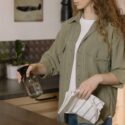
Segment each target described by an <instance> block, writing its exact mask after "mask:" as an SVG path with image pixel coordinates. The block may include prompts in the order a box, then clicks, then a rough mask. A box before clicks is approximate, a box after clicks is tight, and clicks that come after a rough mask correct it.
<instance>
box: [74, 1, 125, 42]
mask: <svg viewBox="0 0 125 125" xmlns="http://www.w3.org/2000/svg"><path fill="white" fill-rule="evenodd" d="M92 2H93V3H94V6H93V7H94V11H95V14H96V15H97V16H98V20H97V29H98V31H99V32H100V33H101V34H102V35H103V36H104V39H105V41H107V40H106V39H107V36H108V34H107V31H106V28H105V27H106V26H107V25H108V23H109V22H110V23H111V24H112V25H113V26H114V27H116V28H118V29H120V30H121V32H122V33H123V36H124V38H125V18H124V17H123V16H122V15H121V13H120V9H119V8H118V6H117V4H116V0H92ZM73 10H74V11H73V12H74V14H76V13H77V10H76V8H75V7H74V6H73Z"/></svg>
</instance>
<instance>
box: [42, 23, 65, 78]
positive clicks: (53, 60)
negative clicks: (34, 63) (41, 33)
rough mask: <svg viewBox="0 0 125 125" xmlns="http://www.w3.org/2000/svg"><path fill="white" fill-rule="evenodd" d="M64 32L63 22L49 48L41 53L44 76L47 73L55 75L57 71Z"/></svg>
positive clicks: (63, 41) (63, 42)
mask: <svg viewBox="0 0 125 125" xmlns="http://www.w3.org/2000/svg"><path fill="white" fill-rule="evenodd" d="M65 33H66V30H65V24H63V25H62V28H61V30H60V31H59V33H58V34H57V37H56V40H55V41H54V43H53V44H52V46H51V47H50V49H49V50H48V51H46V52H45V53H44V54H43V56H42V58H41V60H40V63H42V64H43V65H44V66H45V68H46V74H45V77H46V76H49V75H56V74H58V73H59V66H60V58H61V57H60V56H61V52H62V51H63V48H64V44H65V40H64V36H65Z"/></svg>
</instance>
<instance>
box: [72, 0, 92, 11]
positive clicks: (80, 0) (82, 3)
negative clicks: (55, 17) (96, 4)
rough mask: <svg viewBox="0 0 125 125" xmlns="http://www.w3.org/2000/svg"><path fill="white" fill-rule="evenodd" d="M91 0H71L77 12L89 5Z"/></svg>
mask: <svg viewBox="0 0 125 125" xmlns="http://www.w3.org/2000/svg"><path fill="white" fill-rule="evenodd" d="M91 1H92V0H73V3H74V5H75V6H76V8H77V9H78V10H81V9H85V8H86V7H88V6H89V5H90V3H91Z"/></svg>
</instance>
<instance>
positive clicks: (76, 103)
mask: <svg viewBox="0 0 125 125" xmlns="http://www.w3.org/2000/svg"><path fill="white" fill-rule="evenodd" d="M103 106H104V102H103V101H102V100H100V99H99V98H97V97H96V96H94V95H91V96H90V97H89V98H88V100H85V99H79V98H78V97H77V96H76V94H75V93H74V92H70V91H68V92H66V95H65V99H64V102H63V104H62V105H61V107H60V109H59V111H58V115H60V116H61V117H64V113H74V114H77V115H78V116H80V117H82V118H84V119H86V120H88V121H89V122H91V123H92V124H94V123H96V121H97V120H98V118H99V115H100V111H101V109H102V108H103Z"/></svg>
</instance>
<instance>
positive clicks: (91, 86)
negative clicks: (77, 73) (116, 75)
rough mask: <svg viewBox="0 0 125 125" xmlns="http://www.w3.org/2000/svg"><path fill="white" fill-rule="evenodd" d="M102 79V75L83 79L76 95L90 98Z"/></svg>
mask: <svg viewBox="0 0 125 125" xmlns="http://www.w3.org/2000/svg"><path fill="white" fill-rule="evenodd" d="M101 81H102V78H101V77H100V75H94V76H92V77H91V78H89V79H87V80H85V81H83V82H82V83H81V85H80V86H79V88H78V89H77V90H76V95H77V96H78V97H79V98H82V99H86V100H87V99H88V98H89V96H90V95H91V94H92V92H93V91H94V90H95V89H96V88H97V86H98V85H99V84H100V82H101Z"/></svg>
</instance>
